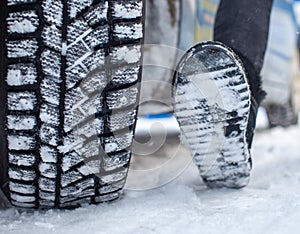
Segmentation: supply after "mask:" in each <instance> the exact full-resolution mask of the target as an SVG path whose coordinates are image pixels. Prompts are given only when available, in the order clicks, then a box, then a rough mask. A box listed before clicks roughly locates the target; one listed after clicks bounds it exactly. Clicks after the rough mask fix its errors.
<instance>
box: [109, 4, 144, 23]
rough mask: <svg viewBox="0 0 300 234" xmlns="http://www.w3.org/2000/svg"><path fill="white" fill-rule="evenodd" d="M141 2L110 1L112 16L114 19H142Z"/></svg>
mask: <svg viewBox="0 0 300 234" xmlns="http://www.w3.org/2000/svg"><path fill="white" fill-rule="evenodd" d="M142 12H143V1H141V0H138V1H136V0H129V1H128V0H126V1H125V0H121V1H112V16H113V17H114V18H117V19H118V18H123V19H135V18H138V17H142Z"/></svg>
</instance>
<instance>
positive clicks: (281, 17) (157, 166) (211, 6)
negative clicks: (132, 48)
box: [127, 0, 300, 190]
mask: <svg viewBox="0 0 300 234" xmlns="http://www.w3.org/2000/svg"><path fill="white" fill-rule="evenodd" d="M219 2H220V1H219V0H147V1H146V39H145V53H144V71H143V82H142V91H141V105H140V109H139V118H138V122H137V127H136V135H135V142H134V144H133V155H134V156H133V157H132V163H131V168H130V172H129V176H128V180H127V188H128V189H138V190H142V189H148V188H155V187H158V186H161V185H164V184H166V183H168V182H169V181H171V180H173V179H174V178H176V177H177V176H178V175H179V174H180V173H182V171H184V169H185V168H186V167H187V166H188V165H189V164H190V163H191V157H190V153H189V150H187V149H186V148H185V147H184V146H183V145H181V143H180V139H179V137H180V132H179V126H178V124H177V122H176V119H175V118H174V116H173V109H172V95H171V92H172V77H173V72H174V69H175V68H176V64H177V62H178V60H179V58H180V57H181V56H182V55H183V54H184V53H185V51H186V50H188V49H189V48H190V47H192V46H193V45H195V44H197V43H199V42H201V41H206V40H211V39H212V32H213V25H214V20H215V14H216V11H217V8H218V4H219ZM299 23H300V1H292V0H274V5H273V9H272V15H271V23H270V33H269V41H268V48H267V52H266V56H265V62H264V66H263V70H262V77H263V88H264V89H265V90H266V91H267V93H268V95H267V98H266V99H265V100H264V103H263V105H262V107H261V108H260V110H259V113H258V121H257V129H256V130H257V131H261V130H266V129H269V128H274V127H277V126H279V127H280V128H287V127H289V126H293V125H296V124H297V123H298V113H299V103H300V95H299V94H300V75H299V68H300V65H299V45H300V43H299V41H300V40H299V25H300V24H299ZM266 134H269V133H268V132H266ZM287 134H288V133H287ZM257 135H258V138H257V139H259V135H260V134H257ZM282 138H285V137H284V136H283V137H282ZM264 144H266V145H268V144H272V143H271V139H270V142H264ZM263 154H265V152H264V153H263ZM145 156H146V157H145ZM149 175H150V176H149ZM137 178H138V179H137Z"/></svg>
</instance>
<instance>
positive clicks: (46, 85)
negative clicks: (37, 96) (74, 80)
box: [40, 76, 60, 108]
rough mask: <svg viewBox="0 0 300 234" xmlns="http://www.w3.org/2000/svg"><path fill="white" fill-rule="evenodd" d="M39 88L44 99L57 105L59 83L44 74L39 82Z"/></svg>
mask: <svg viewBox="0 0 300 234" xmlns="http://www.w3.org/2000/svg"><path fill="white" fill-rule="evenodd" d="M40 89H41V96H42V98H43V100H44V101H46V102H49V103H51V104H53V105H57V106H58V105H59V99H60V96H59V95H60V93H59V91H60V84H59V83H58V82H57V81H56V80H53V79H51V78H50V77H49V76H48V77H47V76H46V77H45V78H44V79H43V80H42V82H41V86H40ZM56 108H57V107H56Z"/></svg>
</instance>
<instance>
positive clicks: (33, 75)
mask: <svg viewBox="0 0 300 234" xmlns="http://www.w3.org/2000/svg"><path fill="white" fill-rule="evenodd" d="M36 82H37V70H36V67H35V65H34V64H25V63H19V64H12V65H9V66H8V69H7V84H8V85H9V86H22V85H31V84H35V83H36Z"/></svg>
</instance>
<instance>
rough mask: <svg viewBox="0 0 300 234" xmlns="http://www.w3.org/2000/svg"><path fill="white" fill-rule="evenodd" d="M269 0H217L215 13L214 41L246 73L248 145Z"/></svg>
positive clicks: (261, 95) (258, 97)
mask: <svg viewBox="0 0 300 234" xmlns="http://www.w3.org/2000/svg"><path fill="white" fill-rule="evenodd" d="M272 3H273V0H221V3H220V5H219V9H218V12H217V16H216V22H215V28H214V40H215V41H220V42H222V43H224V44H225V45H227V46H229V47H230V48H232V49H233V50H234V51H235V52H236V53H237V54H238V56H239V57H240V58H241V60H242V62H243V64H244V67H245V69H246V72H247V77H248V82H249V85H250V90H251V95H252V103H251V112H250V117H249V122H248V130H247V141H248V145H249V148H251V144H252V139H253V132H254V129H255V122H256V114H257V109H258V107H259V105H260V103H261V101H262V100H263V98H264V97H265V92H264V91H263V90H262V88H261V77H260V72H261V69H262V66H263V61H264V55H265V51H266V47H267V42H268V34H269V23H270V14H271V8H272Z"/></svg>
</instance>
